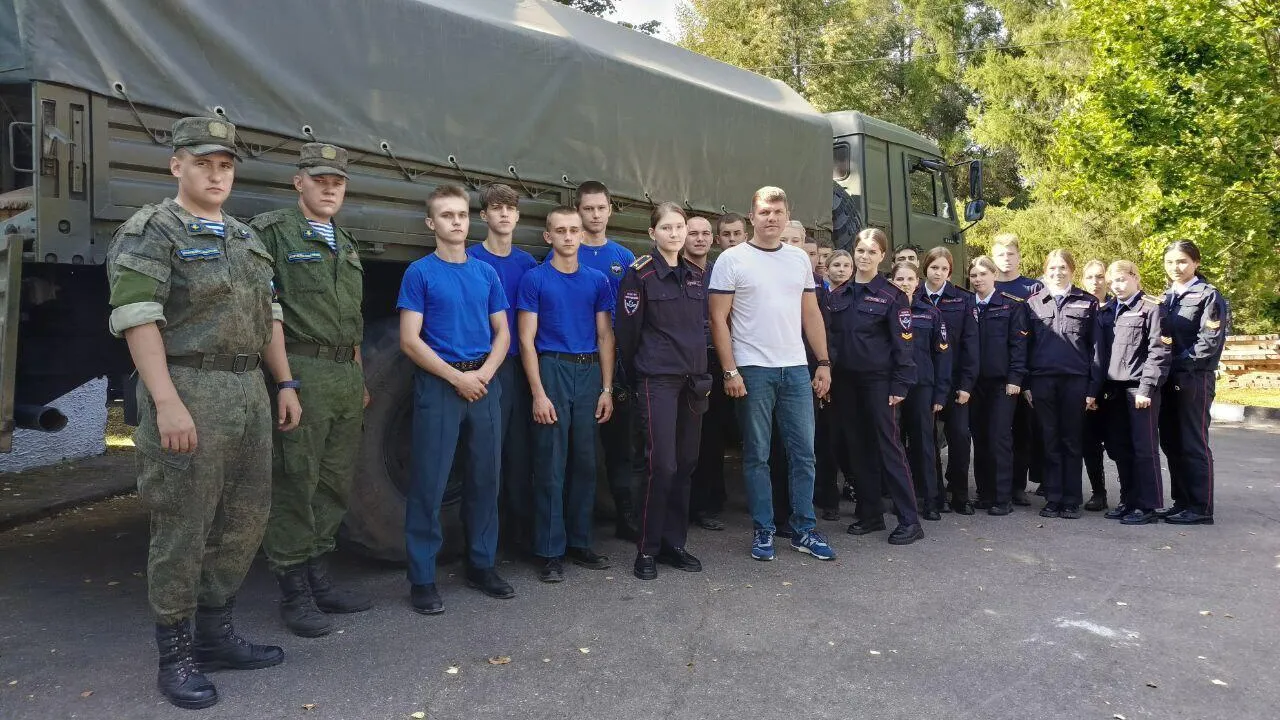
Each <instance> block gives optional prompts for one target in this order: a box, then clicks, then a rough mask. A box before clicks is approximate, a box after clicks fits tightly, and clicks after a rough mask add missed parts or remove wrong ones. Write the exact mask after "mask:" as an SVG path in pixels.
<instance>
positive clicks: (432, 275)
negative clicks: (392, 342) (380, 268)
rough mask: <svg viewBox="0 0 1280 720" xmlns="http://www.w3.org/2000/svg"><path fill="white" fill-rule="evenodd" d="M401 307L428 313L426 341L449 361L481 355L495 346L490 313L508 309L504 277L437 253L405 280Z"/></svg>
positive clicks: (424, 327)
mask: <svg viewBox="0 0 1280 720" xmlns="http://www.w3.org/2000/svg"><path fill="white" fill-rule="evenodd" d="M396 308H397V309H400V310H411V311H413V312H416V313H422V340H423V341H424V342H425V343H426V344H427V347H429V348H431V349H432V350H434V351H435V353H436V354H437V355H439V356H440V359H441V360H444V361H445V362H451V363H453V362H467V361H470V360H479V359H480V358H482V357H484V356H485V355H487V354H489V349H490V348H492V347H493V328H492V327H490V325H489V316H490V315H492V314H494V313H497V312H502V311H503V310H506V309H507V298H506V296H505V295H503V293H502V281H501V280H499V279H498V273H497V271H495V270H494V269H493V268H492V267H490V266H488V265H486V264H484V263H482V262H480V261H478V260H470V259H469V260H467V261H466V262H461V263H453V262H448V261H446V260H441V259H440V258H438V257H436V254H435V253H432V254H430V255H428V256H426V257H424V258H422V259H420V260H415V261H414V262H413V264H412V265H410V266H409V268H408V269H407V270H405V271H404V279H403V280H401V281H400V299H399V300H397V301H396Z"/></svg>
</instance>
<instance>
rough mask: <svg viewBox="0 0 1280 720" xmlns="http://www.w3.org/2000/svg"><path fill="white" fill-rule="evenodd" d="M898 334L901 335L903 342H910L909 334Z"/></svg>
mask: <svg viewBox="0 0 1280 720" xmlns="http://www.w3.org/2000/svg"><path fill="white" fill-rule="evenodd" d="M900 334H901V335H902V339H903V340H910V339H911V333H909V332H904V333H900Z"/></svg>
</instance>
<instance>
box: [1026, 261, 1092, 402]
mask: <svg viewBox="0 0 1280 720" xmlns="http://www.w3.org/2000/svg"><path fill="white" fill-rule="evenodd" d="M1026 306H1027V311H1028V314H1029V316H1030V317H1029V318H1028V323H1029V325H1030V328H1031V346H1030V349H1029V350H1028V354H1027V369H1028V371H1030V373H1031V374H1032V375H1079V376H1082V377H1086V378H1088V379H1089V389H1088V393H1089V397H1097V396H1098V392H1099V391H1100V390H1101V389H1102V370H1103V368H1102V357H1101V353H1100V351H1099V340H1100V339H1101V337H1102V327H1101V325H1100V324H1099V320H1098V298H1096V297H1094V296H1093V295H1090V294H1089V293H1087V292H1085V291H1084V290H1081V289H1080V288H1078V287H1076V286H1074V285H1072V286H1071V287H1070V288H1067V291H1066V292H1065V293H1063V294H1062V295H1060V296H1055V295H1052V294H1050V293H1049V290H1048V289H1044V290H1041V291H1040V292H1038V293H1036V294H1035V295H1032V296H1031V298H1030V299H1029V300H1027V302H1026Z"/></svg>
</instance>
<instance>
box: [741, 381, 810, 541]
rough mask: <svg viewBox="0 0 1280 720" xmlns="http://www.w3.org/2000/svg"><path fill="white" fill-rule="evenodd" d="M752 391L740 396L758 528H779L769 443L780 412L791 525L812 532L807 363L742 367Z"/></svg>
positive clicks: (745, 463)
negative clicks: (775, 511) (789, 365)
mask: <svg viewBox="0 0 1280 720" xmlns="http://www.w3.org/2000/svg"><path fill="white" fill-rule="evenodd" d="M738 371H739V372H740V373H742V381H743V383H745V384H746V386H747V396H746V397H745V398H739V399H738V400H737V409H738V423H739V424H740V425H741V426H742V479H743V481H744V482H745V483H746V486H747V510H748V511H749V512H750V513H751V522H752V524H754V525H755V528H756V529H757V530H768V531H769V532H773V531H774V530H775V529H776V527H775V526H774V517H773V487H772V485H771V483H770V482H769V447H770V443H771V442H772V440H773V418H774V415H775V414H776V415H777V417H778V429H779V431H780V432H781V433H782V446H783V447H784V448H785V449H786V452H787V486H788V489H789V490H790V494H791V527H792V528H793V529H795V531H796V532H801V533H803V532H808V531H810V530H812V529H813V528H814V526H815V525H816V524H817V518H815V517H814V514H813V478H814V455H813V434H814V420H813V386H812V385H810V379H809V368H807V367H805V366H804V365H796V366H794V367H784V368H770V367H759V366H755V365H747V366H743V367H739V368H738Z"/></svg>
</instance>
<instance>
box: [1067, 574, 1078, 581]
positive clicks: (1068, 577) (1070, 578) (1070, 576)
mask: <svg viewBox="0 0 1280 720" xmlns="http://www.w3.org/2000/svg"><path fill="white" fill-rule="evenodd" d="M1067 579H1068V580H1075V579H1076V576H1075V575H1068V576H1067Z"/></svg>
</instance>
